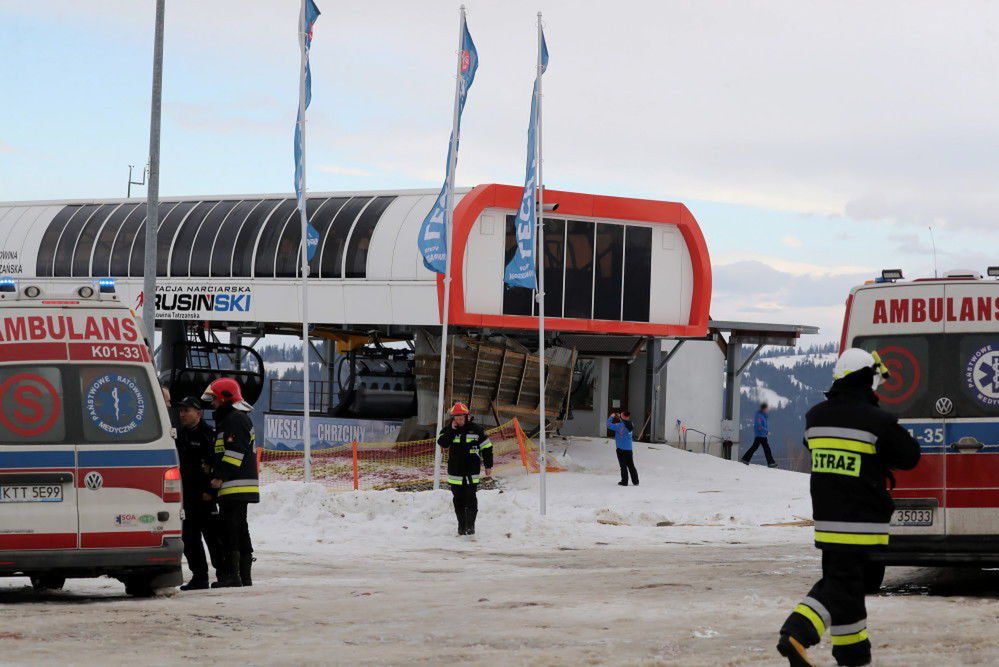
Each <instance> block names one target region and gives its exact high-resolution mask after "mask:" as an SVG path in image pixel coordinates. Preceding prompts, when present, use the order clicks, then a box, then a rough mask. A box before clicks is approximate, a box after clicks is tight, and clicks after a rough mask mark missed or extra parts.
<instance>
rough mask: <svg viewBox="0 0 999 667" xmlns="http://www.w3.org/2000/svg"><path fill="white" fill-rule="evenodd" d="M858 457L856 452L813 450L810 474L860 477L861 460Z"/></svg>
mask: <svg viewBox="0 0 999 667" xmlns="http://www.w3.org/2000/svg"><path fill="white" fill-rule="evenodd" d="M860 456H861V455H860V454H858V453H856V452H842V451H838V450H835V449H813V450H812V472H813V473H816V472H824V473H832V474H833V475H846V476H847V477H860V465H861V460H862V459H861V458H860Z"/></svg>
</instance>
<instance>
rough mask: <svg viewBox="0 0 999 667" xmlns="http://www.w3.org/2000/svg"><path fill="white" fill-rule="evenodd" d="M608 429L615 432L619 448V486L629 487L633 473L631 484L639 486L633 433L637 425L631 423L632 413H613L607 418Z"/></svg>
mask: <svg viewBox="0 0 999 667" xmlns="http://www.w3.org/2000/svg"><path fill="white" fill-rule="evenodd" d="M607 428H608V429H609V430H611V431H614V444H615V445H616V447H617V463H618V465H619V466H621V481H620V482H618V486H628V473H631V483H632V484H634V485H635V486H638V469H637V468H635V454H634V451H633V449H634V445H633V443H632V433H634V431H635V425H634V424H632V423H631V413H630V412H628V411H627V410H622V411H621V412H612V413H611V416H610V417H608V418H607Z"/></svg>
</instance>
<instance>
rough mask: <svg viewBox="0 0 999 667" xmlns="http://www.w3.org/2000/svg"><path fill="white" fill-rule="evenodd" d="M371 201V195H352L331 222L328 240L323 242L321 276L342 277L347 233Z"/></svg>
mask: <svg viewBox="0 0 999 667" xmlns="http://www.w3.org/2000/svg"><path fill="white" fill-rule="evenodd" d="M369 201H371V198H370V197H351V198H350V201H349V202H347V203H346V204H344V206H343V208H342V209H340V211H339V212H338V213H337V214H336V217H335V218H333V220H332V222H330V226H329V231H328V232H327V233H326V240H325V241H324V242H323V244H322V246H323V247H322V251H321V252H322V253H323V256H322V258H321V260H320V264H321V273H320V276H321V277H323V278H340V277H342V276H341V275H340V272H341V268H342V262H343V246H344V244H345V243H346V242H347V234H348V233H349V232H350V228H351V227H352V226H353V225H354V220H356V219H357V216H358V214H359V213H360V212H361V210H362V209H363V208H364V205H365V204H367V203H368V202H369Z"/></svg>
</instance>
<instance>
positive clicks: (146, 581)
mask: <svg viewBox="0 0 999 667" xmlns="http://www.w3.org/2000/svg"><path fill="white" fill-rule="evenodd" d="M125 594H126V595H131V596H132V597H134V598H151V597H153V596H154V595H156V589H155V588H153V582H152V580H151V579H150V578H149V577H129V578H128V579H126V580H125Z"/></svg>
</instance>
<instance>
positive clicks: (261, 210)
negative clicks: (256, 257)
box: [232, 199, 283, 278]
mask: <svg viewBox="0 0 999 667" xmlns="http://www.w3.org/2000/svg"><path fill="white" fill-rule="evenodd" d="M282 201H283V200H281V199H266V200H264V201H263V202H262V203H261V204H260V206H257V207H255V208H254V209H253V210H252V211H251V212H250V213H249V215H247V216H246V221H245V222H244V223H243V226H242V227H240V229H239V232H238V233H237V235H236V243H235V244H233V248H232V277H233V278H249V277H250V274H251V271H252V268H253V249H254V246H255V245H256V241H257V237H258V236H259V235H260V228H261V227H263V224H264V222H265V221H266V220H267V218H268V216H270V214H271V213H272V212H273V211H274V209H275V208H277V207H278V205H279V204H280V203H281V202H282Z"/></svg>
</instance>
